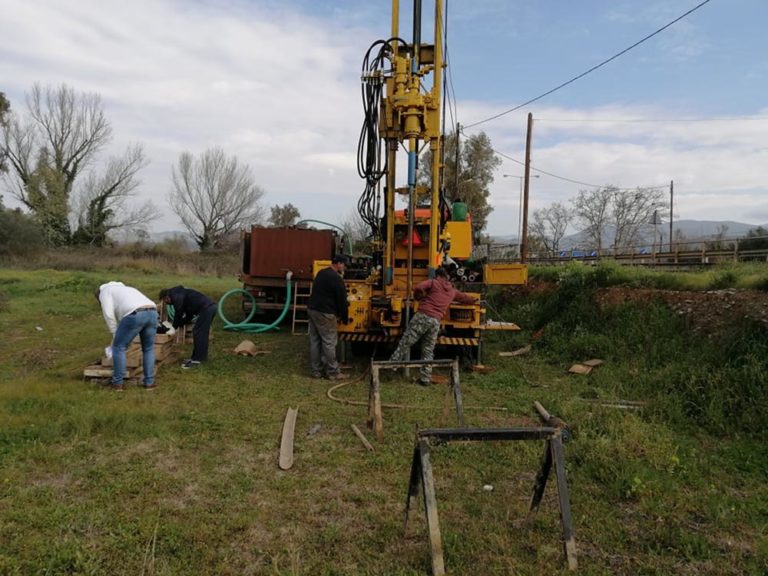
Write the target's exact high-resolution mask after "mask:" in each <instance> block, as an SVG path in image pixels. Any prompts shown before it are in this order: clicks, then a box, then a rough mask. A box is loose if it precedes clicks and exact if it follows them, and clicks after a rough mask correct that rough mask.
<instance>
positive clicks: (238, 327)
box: [219, 272, 293, 334]
mask: <svg viewBox="0 0 768 576" xmlns="http://www.w3.org/2000/svg"><path fill="white" fill-rule="evenodd" d="M291 276H293V272H288V273H287V274H286V275H285V306H283V311H282V312H280V316H278V317H277V320H275V321H274V322H272V324H260V323H258V322H251V321H250V320H251V318H253V315H254V314H256V310H258V306H256V299H255V298H254V297H253V294H251V293H250V292H248V290H243V289H242V288H233V289H232V290H230V291H229V292H227V293H225V294H224V296H222V297H221V299H220V300H219V318H221V320H222V321H223V322H224V330H233V331H235V332H248V333H249V334H261V333H262V332H266V331H267V330H272V329H273V328H275V329H277V325H278V324H280V322H282V321H283V318H285V315H286V314H287V313H288V308H290V307H291ZM239 293H242V294H247V295H248V297H249V298H250V299H251V313H250V314H248V316H247V317H246V318H245V320H243V321H242V322H239V323H237V324H233V323H232V322H230V321H229V320H228V319H227V318H226V317H225V316H224V301H225V300H226V299H227V298H229V297H230V296H232V295H233V294H239Z"/></svg>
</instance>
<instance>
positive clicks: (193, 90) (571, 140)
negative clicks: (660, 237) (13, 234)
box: [0, 0, 768, 234]
mask: <svg viewBox="0 0 768 576" xmlns="http://www.w3.org/2000/svg"><path fill="white" fill-rule="evenodd" d="M502 5H504V6H506V4H503V3H502V2H501V0H498V2H497V1H496V0H494V2H489V3H487V4H485V5H484V6H485V9H487V10H490V11H491V12H494V13H499V11H500V10H501V7H502ZM657 6H661V5H660V4H659V5H657ZM361 8H362V9H361V10H360V11H358V12H356V13H354V14H352V13H350V12H345V11H343V10H342V11H338V12H337V13H335V17H334V18H333V19H320V18H317V17H312V16H309V15H307V14H302V13H299V12H297V11H296V10H295V9H291V8H286V7H282V5H281V4H280V3H278V2H271V3H270V6H269V9H268V10H267V9H266V8H264V7H263V5H262V4H261V3H259V2H256V1H248V0H230V1H228V2H222V3H215V4H214V3H210V4H209V3H205V2H188V1H186V2H185V1H183V0H135V1H134V2H117V1H116V0H109V1H99V0H79V1H78V2H66V3H62V2H57V1H55V0H35V2H26V1H23V0H0V13H2V14H3V17H2V19H0V37H1V38H3V42H2V44H1V45H0V78H2V79H3V82H4V84H3V85H2V86H0V89H2V90H3V91H5V92H6V94H7V95H8V96H9V97H10V99H11V101H12V105H13V108H14V109H16V110H22V109H23V94H24V92H25V91H27V90H29V88H30V87H31V86H32V84H33V83H35V82H41V83H43V84H53V85H56V84H59V83H61V82H66V83H67V84H69V85H71V86H73V87H75V88H76V89H78V90H84V91H93V92H98V93H100V94H101V95H102V96H103V98H104V103H105V108H106V112H107V114H108V116H109V118H110V119H111V120H112V123H113V128H114V133H115V140H114V142H113V144H112V147H111V150H110V151H109V152H111V153H116V152H120V151H121V150H122V149H124V147H125V145H126V144H127V143H128V142H141V143H143V144H144V146H145V149H146V153H147V156H148V157H149V158H150V160H151V162H152V163H151V164H150V166H149V167H148V168H146V169H145V170H144V171H143V173H142V175H141V179H142V180H143V182H144V185H143V187H142V190H143V192H142V194H143V196H144V198H151V199H153V200H154V201H155V203H156V204H158V205H159V206H160V207H161V208H163V209H165V202H164V196H165V194H166V193H167V191H168V189H169V187H170V173H171V166H172V164H173V163H174V161H175V160H176V158H177V157H178V155H179V153H180V152H182V151H183V150H189V151H191V152H193V153H200V152H202V151H203V150H204V149H206V148H208V147H211V146H221V147H223V148H224V149H225V150H226V151H227V152H229V153H231V154H237V156H238V157H239V158H240V159H241V160H242V161H245V162H247V163H249V164H250V165H251V166H252V168H253V170H254V173H255V175H256V179H257V181H258V183H259V184H260V185H261V186H262V187H263V188H264V189H265V190H266V191H267V195H266V198H265V200H266V202H267V203H268V204H270V205H272V204H284V203H286V202H292V203H294V204H295V205H297V206H298V207H299V208H300V209H301V211H302V215H303V216H304V217H307V218H313V217H314V218H318V219H322V220H331V221H335V220H339V219H341V218H343V215H345V214H347V213H348V212H349V210H350V209H351V208H352V207H353V206H354V204H355V201H356V200H355V199H356V197H357V196H358V195H359V193H360V192H361V191H362V181H361V180H360V179H359V178H358V176H357V167H356V158H355V155H356V149H357V141H358V136H359V130H360V124H361V122H362V106H361V102H360V88H359V74H360V62H361V60H362V56H363V54H364V53H365V50H366V49H367V48H368V46H369V45H370V44H371V42H372V41H373V40H375V39H377V38H379V37H380V36H381V35H382V30H383V34H386V32H387V22H386V18H384V23H383V24H382V18H381V14H382V12H381V11H373V12H371V10H373V9H372V8H370V7H361ZM661 9H662V8H659V10H661ZM374 15H375V17H374ZM368 16H370V20H367V19H366V18H368ZM385 16H386V14H385ZM668 16H669V14H659V15H657V16H656V17H655V18H656V19H658V20H663V19H665V18H666V19H667V20H668ZM369 21H370V22H371V29H366V28H365V25H366V22H369ZM654 21H655V20H654ZM373 26H376V27H377V28H376V30H374V29H373ZM688 33H689V31H688V30H683V31H681V35H683V34H688ZM754 70H755V73H756V74H758V73H759V74H762V73H764V69H763V68H761V67H760V65H759V64H755V67H754ZM462 93H467V91H466V90H462V89H461V87H459V94H462ZM640 96H642V95H640ZM693 97H694V96H692V98H693ZM647 98H648V100H647V101H653V94H649V95H647ZM638 101H641V100H638ZM540 104H541V103H537V104H536V105H534V106H532V107H530V110H531V111H532V112H533V113H534V116H535V117H536V118H538V119H540V120H537V121H536V123H535V128H534V139H533V144H534V148H533V163H534V166H535V167H538V168H541V169H543V170H546V171H549V172H552V173H555V174H559V175H562V176H565V177H568V178H572V179H575V180H579V181H582V182H588V183H594V184H599V185H602V184H607V183H611V184H616V185H618V186H622V187H634V186H638V185H649V184H662V185H665V184H667V183H668V182H669V180H672V179H674V180H675V197H676V209H677V210H678V212H679V214H681V215H682V216H684V217H690V218H693V217H696V218H707V219H720V218H729V219H734V220H742V221H748V222H751V221H755V218H759V216H758V215H757V212H756V211H752V214H754V216H750V214H751V212H750V208H751V207H756V206H763V207H764V206H765V202H764V201H763V198H768V194H766V193H768V148H766V144H765V142H766V141H768V120H766V119H765V116H768V109H766V110H763V111H761V112H759V113H756V114H754V115H753V116H748V117H744V118H743V119H741V120H739V121H717V120H706V119H704V120H703V121H701V122H673V121H671V120H675V119H680V118H687V117H689V115H690V114H689V113H688V111H687V110H669V109H657V108H655V107H653V106H650V105H632V106H630V105H621V104H617V105H614V106H603V107H599V108H581V109H568V108H558V107H547V106H546V105H543V106H542V105H540ZM504 109H505V107H503V106H494V105H489V104H488V103H486V102H478V101H460V102H459V112H460V119H461V121H462V123H466V124H468V123H470V122H471V121H473V120H477V119H481V118H486V117H489V116H491V115H492V114H495V113H499V112H501V111H503V110H504ZM528 110H529V109H528V108H526V109H524V110H521V111H520V112H518V113H515V114H511V115H507V116H504V117H502V118H500V119H498V120H496V121H494V122H489V123H487V124H483V125H482V126H479V127H478V129H483V130H485V131H486V132H487V133H488V135H489V136H490V137H491V139H492V141H493V144H494V147H495V148H496V149H498V150H499V151H501V152H504V153H506V154H508V155H510V156H512V157H514V158H517V159H519V160H522V159H523V157H524V153H523V151H524V145H525V126H526V114H527V112H528ZM606 119H607V120H609V121H607V122H604V121H598V120H606ZM634 120H643V121H642V122H635V121H634ZM647 120H655V121H653V122H649V121H647ZM468 132H470V133H471V132H472V130H468ZM105 156H106V154H105ZM404 171H405V170H404V168H402V169H400V176H402V174H403V173H404ZM503 173H509V174H522V168H521V167H520V166H519V165H516V164H514V163H513V162H510V161H508V160H505V161H504V165H503V166H502V168H501V169H500V170H499V173H498V177H497V179H496V182H495V183H494V184H493V187H492V198H491V201H492V203H493V204H494V205H495V206H496V211H495V212H494V213H493V214H492V215H491V217H490V219H489V223H490V231H491V232H492V233H494V234H501V233H507V232H508V230H509V229H510V228H513V229H514V228H515V227H516V225H517V219H518V218H517V204H518V181H517V180H516V179H503V178H502V177H501V174H503ZM579 188H583V186H579V185H578V184H572V183H568V182H565V181H562V180H558V179H555V178H552V177H549V176H546V175H542V177H541V178H539V179H537V180H534V181H533V182H532V187H531V189H532V192H531V205H532V208H536V207H540V206H542V205H545V204H547V203H549V202H552V201H567V199H568V198H570V197H572V196H574V195H575V194H576V192H577V191H578V190H579ZM6 200H8V199H7V197H6ZM761 213H762V214H764V213H765V208H763V209H762V212H761ZM750 218H751V219H750ZM763 219H764V217H763ZM161 226H163V227H166V228H177V227H178V226H179V225H178V223H177V222H176V221H175V218H174V217H172V216H170V215H169V214H168V215H166V217H165V218H164V219H163V220H162V222H161Z"/></svg>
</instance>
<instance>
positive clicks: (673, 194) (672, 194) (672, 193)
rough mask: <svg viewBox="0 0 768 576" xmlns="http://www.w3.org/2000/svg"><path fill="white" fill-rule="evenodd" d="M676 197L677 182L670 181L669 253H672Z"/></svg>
mask: <svg viewBox="0 0 768 576" xmlns="http://www.w3.org/2000/svg"><path fill="white" fill-rule="evenodd" d="M674 197H675V181H674V180H670V181H669V251H670V253H671V252H672V202H673V200H674Z"/></svg>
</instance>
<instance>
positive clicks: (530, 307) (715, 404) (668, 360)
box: [498, 265, 768, 434]
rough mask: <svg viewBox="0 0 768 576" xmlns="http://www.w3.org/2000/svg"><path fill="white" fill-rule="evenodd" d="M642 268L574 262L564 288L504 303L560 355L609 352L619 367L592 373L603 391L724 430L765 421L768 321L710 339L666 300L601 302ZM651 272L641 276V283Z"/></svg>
mask: <svg viewBox="0 0 768 576" xmlns="http://www.w3.org/2000/svg"><path fill="white" fill-rule="evenodd" d="M633 274H634V273H632V272H630V273H625V272H623V271H622V270H619V269H617V268H616V267H614V266H602V265H600V266H595V267H588V266H584V265H568V266H565V267H562V268H559V280H558V288H557V290H554V291H550V292H546V293H537V294H534V295H532V296H531V297H530V298H528V299H525V300H520V301H515V302H503V301H502V302H499V303H498V307H499V308H500V309H501V310H503V317H504V318H508V319H512V320H513V321H515V322H517V323H519V324H521V325H522V326H523V328H524V329H525V331H526V336H527V337H530V336H531V335H532V334H533V333H534V332H535V331H537V330H541V335H540V337H539V338H538V339H536V341H535V346H536V349H537V351H538V353H539V354H542V355H543V356H544V357H545V358H546V359H548V360H549V361H550V362H552V363H556V364H558V365H561V366H567V365H569V364H571V363H573V362H578V361H582V360H586V359H588V358H593V357H597V358H601V359H604V360H607V361H608V362H609V368H608V367H604V368H601V369H600V370H599V371H597V372H595V373H593V375H592V376H590V379H591V383H592V384H593V385H594V386H596V387H597V391H596V393H597V394H598V395H600V394H605V395H607V396H611V395H612V394H619V395H621V396H623V397H625V398H628V399H643V400H647V401H649V402H650V403H651V404H652V406H653V408H652V410H651V411H656V412H658V413H659V414H660V415H661V416H662V417H663V418H666V419H669V420H672V421H674V422H679V423H681V424H686V423H687V424H689V425H696V426H703V427H704V428H706V429H708V430H711V431H714V432H717V433H720V434H722V433H734V432H742V431H749V430H760V429H762V422H764V420H765V419H766V417H768V393H767V392H768V390H766V384H765V383H766V380H768V328H766V327H765V326H764V325H763V324H762V323H759V322H741V323H738V324H735V325H733V326H732V327H731V329H730V330H729V331H727V332H726V333H723V334H720V335H717V336H716V337H714V336H713V337H711V338H702V337H701V335H699V334H696V333H693V332H691V331H689V330H688V329H687V328H686V326H685V322H684V319H683V318H681V317H680V316H678V315H677V314H675V313H674V312H673V311H672V310H670V309H669V308H668V307H667V306H666V305H665V304H664V303H663V302H662V301H661V300H651V301H647V302H639V303H638V302H632V303H621V304H617V305H611V306H602V307H601V306H598V305H597V304H596V303H595V301H594V298H593V295H594V293H595V290H596V288H598V287H600V286H605V285H610V284H611V283H612V282H615V281H617V280H619V279H622V280H625V281H626V280H627V279H629V278H630V277H631V276H632V275H633ZM643 278H644V277H643V275H642V274H637V275H636V277H635V281H641V280H642V279H643ZM666 278H667V279H669V278H670V277H669V276H667V277H666ZM735 278H737V275H736V274H734V272H733V271H732V270H729V269H725V270H720V271H718V272H717V273H716V275H715V276H714V279H712V277H710V281H709V285H710V286H713V285H715V286H728V285H733V284H734V281H735ZM502 300H503V298H502ZM542 329H543V330H542ZM601 390H602V392H601Z"/></svg>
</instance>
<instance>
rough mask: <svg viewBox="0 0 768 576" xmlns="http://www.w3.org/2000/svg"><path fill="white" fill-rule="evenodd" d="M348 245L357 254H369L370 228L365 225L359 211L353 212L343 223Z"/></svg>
mask: <svg viewBox="0 0 768 576" xmlns="http://www.w3.org/2000/svg"><path fill="white" fill-rule="evenodd" d="M341 228H342V229H343V230H344V236H346V238H347V240H348V243H349V244H350V245H351V246H352V249H353V251H355V252H364V253H368V248H369V244H370V243H369V242H368V237H369V235H370V228H368V225H367V224H366V223H365V221H364V220H363V218H362V217H361V216H360V213H359V212H358V211H357V210H351V211H350V212H349V215H348V216H347V217H346V218H345V219H344V220H343V221H342V222H341Z"/></svg>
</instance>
